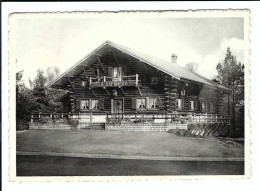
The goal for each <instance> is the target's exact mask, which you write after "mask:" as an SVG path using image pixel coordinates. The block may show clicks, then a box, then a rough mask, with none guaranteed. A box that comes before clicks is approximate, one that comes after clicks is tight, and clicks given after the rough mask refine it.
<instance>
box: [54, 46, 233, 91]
mask: <svg viewBox="0 0 260 191" xmlns="http://www.w3.org/2000/svg"><path fill="white" fill-rule="evenodd" d="M106 46H112V47H114V48H116V49H118V50H120V51H122V52H124V53H126V54H128V55H130V56H132V57H134V58H137V59H138V60H140V61H142V62H145V63H147V64H149V65H150V66H152V67H155V68H157V69H158V70H160V71H162V72H164V73H166V74H168V75H170V76H172V77H173V78H176V79H179V80H188V81H193V82H197V83H200V84H203V85H206V86H209V87H212V88H217V89H221V90H223V91H225V92H230V90H229V89H228V88H226V87H224V86H222V85H220V84H217V83H214V82H213V81H212V80H209V79H207V78H205V77H203V76H201V75H199V74H197V73H194V72H191V71H189V70H187V69H186V68H183V67H182V66H179V65H178V64H173V63H171V62H169V61H166V60H163V59H160V58H156V57H154V56H151V55H148V54H145V53H142V52H140V51H137V50H133V49H131V48H128V47H125V46H122V45H120V44H117V43H114V42H111V41H106V42H104V43H103V44H102V45H100V46H99V47H98V48H96V49H95V50H93V51H92V52H91V53H90V54H88V55H87V56H86V57H84V58H83V59H82V60H81V61H79V62H78V63H76V64H75V65H74V66H72V67H71V68H70V69H69V70H67V71H66V72H65V73H64V74H62V75H61V76H60V77H59V78H57V79H56V80H55V81H54V82H53V83H51V84H50V85H49V87H55V84H57V83H61V82H62V80H63V78H65V80H66V76H67V77H68V76H74V75H77V74H79V73H80V72H82V68H81V66H82V65H84V66H87V65H88V64H90V63H91V62H94V61H95V56H94V54H98V53H100V52H101V51H102V49H103V48H105V47H106Z"/></svg>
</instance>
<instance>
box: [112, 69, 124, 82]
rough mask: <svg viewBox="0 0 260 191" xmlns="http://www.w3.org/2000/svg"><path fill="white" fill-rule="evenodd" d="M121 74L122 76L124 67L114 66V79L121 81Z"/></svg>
mask: <svg viewBox="0 0 260 191" xmlns="http://www.w3.org/2000/svg"><path fill="white" fill-rule="evenodd" d="M121 76H122V67H114V69H113V77H114V81H121Z"/></svg>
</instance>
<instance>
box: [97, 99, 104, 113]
mask: <svg viewBox="0 0 260 191" xmlns="http://www.w3.org/2000/svg"><path fill="white" fill-rule="evenodd" d="M98 108H99V110H101V111H103V110H104V99H100V100H99V101H98Z"/></svg>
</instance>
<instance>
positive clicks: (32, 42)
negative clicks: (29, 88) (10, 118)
mask: <svg viewBox="0 0 260 191" xmlns="http://www.w3.org/2000/svg"><path fill="white" fill-rule="evenodd" d="M15 25H16V30H15V38H14V41H15V46H16V50H15V59H17V65H16V71H21V70H24V76H23V80H24V82H25V83H26V84H27V85H28V84H29V83H28V79H29V78H31V79H34V78H35V76H36V71H37V69H42V70H46V68H48V67H53V66H57V67H58V68H60V72H61V73H63V72H64V71H66V70H67V69H68V68H70V67H71V66H73V65H74V64H75V63H76V62H78V61H79V60H81V59H82V58H83V57H84V56H86V55H87V54H88V53H89V52H91V51H92V50H93V49H95V48H96V47H98V46H99V45H100V44H102V43H103V42H104V41H106V40H110V41H113V42H115V43H118V44H122V45H124V46H127V47H130V48H132V49H136V50H139V51H141V52H144V53H147V54H151V55H153V56H156V57H159V58H162V59H165V60H168V61H170V60H171V54H172V53H175V54H176V55H177V56H178V60H177V64H179V65H181V66H185V65H186V64H187V63H189V62H195V63H198V68H197V73H199V74H201V75H202V76H205V77H207V78H209V79H212V78H213V77H214V76H215V75H216V74H217V71H216V65H217V63H218V62H219V61H221V60H223V59H224V58H225V53H226V50H227V47H230V48H231V51H232V53H233V54H234V55H235V56H237V60H238V61H241V62H242V63H243V62H244V61H243V60H244V55H243V53H244V27H243V26H244V23H243V19H242V18H156V17H155V18H138V17H132V18H131V17H128V18H124V19H122V18H120V17H113V18H109V17H108V18H105V17H103V18H102V17H99V18H77V19H76V18H73V19H72V18H49V17H48V18H37V17H35V18H33V17H31V18H23V19H17V20H16V24H15Z"/></svg>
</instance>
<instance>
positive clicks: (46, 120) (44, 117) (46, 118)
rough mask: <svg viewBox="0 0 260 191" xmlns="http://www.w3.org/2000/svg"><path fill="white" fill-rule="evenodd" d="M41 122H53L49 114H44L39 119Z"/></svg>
mask: <svg viewBox="0 0 260 191" xmlns="http://www.w3.org/2000/svg"><path fill="white" fill-rule="evenodd" d="M39 123H43V124H44V123H52V118H51V117H49V116H42V117H41V118H40V119H39Z"/></svg>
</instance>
